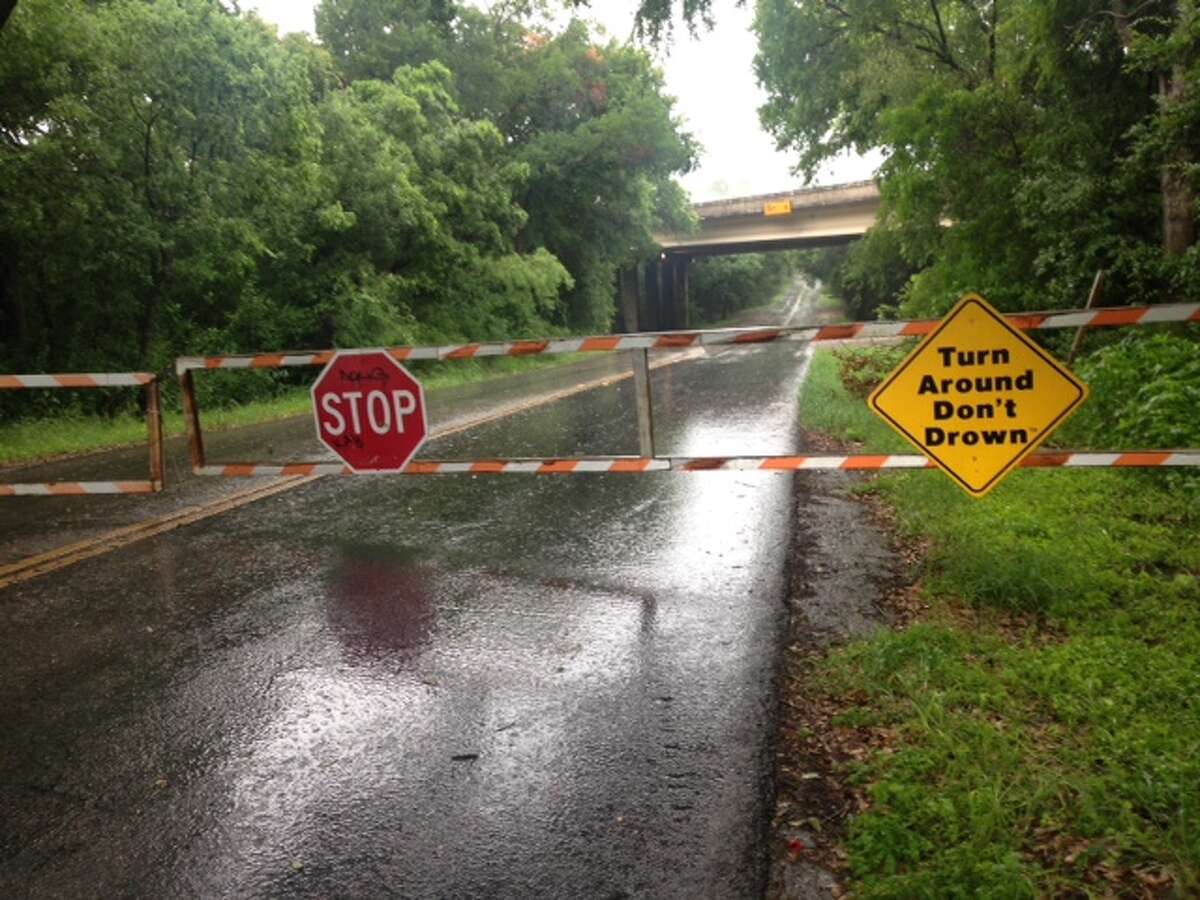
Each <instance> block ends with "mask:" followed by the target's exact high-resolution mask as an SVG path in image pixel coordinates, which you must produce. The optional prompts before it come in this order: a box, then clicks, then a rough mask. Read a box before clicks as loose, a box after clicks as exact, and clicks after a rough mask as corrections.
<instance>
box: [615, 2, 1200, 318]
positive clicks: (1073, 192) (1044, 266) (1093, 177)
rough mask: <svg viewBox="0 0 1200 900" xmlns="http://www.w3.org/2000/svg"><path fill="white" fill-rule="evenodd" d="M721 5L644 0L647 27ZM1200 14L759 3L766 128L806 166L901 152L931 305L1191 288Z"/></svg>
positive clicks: (916, 252) (905, 227)
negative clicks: (1097, 280) (992, 297)
mask: <svg viewBox="0 0 1200 900" xmlns="http://www.w3.org/2000/svg"><path fill="white" fill-rule="evenodd" d="M714 9H715V5H714V4H712V3H711V2H709V0H685V2H683V3H682V4H676V3H673V2H671V0H646V2H644V3H643V4H642V5H641V7H640V9H639V12H638V16H639V20H638V21H639V22H640V23H643V24H642V27H643V28H644V30H645V31H646V32H647V33H648V34H649V35H650V37H651V38H652V39H658V38H660V37H661V36H662V35H663V34H664V33H665V31H666V30H669V27H670V21H671V17H672V15H673V14H675V13H676V12H678V14H680V15H682V17H683V19H684V20H685V21H687V22H688V23H689V25H697V24H702V23H703V22H705V21H708V20H710V19H711V16H712V15H713V14H714V12H713V11H714ZM1197 21H1198V15H1197V5H1196V3H1195V0H1145V2H1141V0H1139V2H1134V0H1052V2H1042V0H1037V2H1035V0H1013V2H1004V3H1002V2H999V0H967V2H947V0H836V2H835V0H758V3H757V16H756V26H755V27H756V31H757V32H758V35H759V56H758V61H757V70H758V75H759V79H760V81H761V82H762V83H763V84H764V86H765V87H766V88H767V91H768V97H769V99H768V102H767V104H766V106H765V107H764V108H763V110H762V117H763V121H764V123H765V124H766V125H767V127H768V129H769V130H771V131H772V132H773V133H774V134H775V136H776V138H777V139H778V141H779V143H780V145H781V146H782V147H789V148H792V149H794V150H796V151H797V152H798V153H799V154H800V157H799V161H800V168H801V170H802V171H805V172H807V173H810V174H811V173H812V172H813V171H814V170H815V168H816V167H817V166H818V165H819V164H820V163H821V162H823V161H825V160H827V159H829V158H830V157H831V156H833V155H835V154H836V153H838V152H840V151H841V150H843V149H849V148H853V149H858V150H864V149H867V148H882V149H883V150H884V151H885V153H886V154H887V156H888V162H887V164H886V166H885V168H884V171H883V173H882V186H883V189H884V192H885V209H886V210H887V211H888V212H887V215H888V217H889V219H888V226H887V227H894V228H899V229H900V230H901V231H902V241H903V242H904V244H905V246H906V250H907V252H908V253H909V255H910V258H912V259H913V260H917V259H925V258H932V259H933V260H934V267H933V270H931V271H930V272H929V273H927V274H926V275H923V276H921V277H920V278H918V279H917V280H915V281H914V282H913V285H912V288H911V289H910V291H909V296H910V297H911V298H912V299H913V303H914V305H915V306H917V307H921V308H923V309H925V311H932V310H935V309H936V308H937V307H938V306H939V304H944V303H946V302H948V300H949V298H950V297H951V296H952V295H953V293H954V292H956V291H957V290H959V289H960V288H961V287H962V286H964V285H968V284H969V285H971V286H973V287H977V288H981V289H986V290H989V291H990V292H992V293H993V294H996V295H997V296H998V297H999V299H1000V300H1001V301H1002V302H1004V303H1007V304H1024V305H1045V304H1046V302H1047V299H1048V297H1049V298H1053V299H1055V300H1057V301H1058V302H1067V303H1073V302H1077V297H1078V296H1079V294H1080V293H1081V292H1082V290H1083V289H1084V287H1085V285H1086V283H1087V281H1088V279H1089V278H1090V276H1091V271H1089V270H1094V268H1096V267H1100V266H1103V267H1105V268H1109V269H1111V270H1113V273H1114V281H1113V282H1112V283H1111V290H1110V296H1123V297H1124V298H1125V299H1127V300H1130V301H1136V300H1146V299H1158V298H1161V297H1163V296H1164V295H1172V294H1179V293H1187V292H1189V291H1192V290H1195V289H1196V288H1197V287H1200V274H1198V273H1200V262H1198V260H1197V250H1196V245H1195V224H1194V222H1195V212H1196V202H1195V193H1194V183H1195V178H1196V175H1197V168H1198V167H1197V164H1196V160H1195V154H1194V150H1193V148H1194V147H1195V146H1196V143H1197V138H1198V137H1200V105H1198V104H1197V102H1196V92H1195V90H1194V89H1193V85H1194V84H1195V83H1196V78H1197V76H1198V75H1200V73H1198V72H1197V71H1196V67H1197V64H1198V63H1197V61H1198V59H1200V54H1198V53H1197V40H1198V39H1200V27H1198V25H1197ZM989 210H991V211H996V214H995V215H989V214H988V211H989ZM947 220H949V221H952V222H954V223H955V224H954V226H953V227H951V228H950V229H949V230H945V229H943V228H942V227H941V223H943V222H945V221H947ZM1156 220H1157V221H1156ZM943 232H944V233H943ZM1155 243H1157V244H1158V249H1157V250H1156V249H1155V248H1154V246H1153V245H1154V244H1155ZM934 251H936V252H934ZM1047 288H1048V289H1047Z"/></svg>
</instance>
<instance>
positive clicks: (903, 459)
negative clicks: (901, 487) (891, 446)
mask: <svg viewBox="0 0 1200 900" xmlns="http://www.w3.org/2000/svg"><path fill="white" fill-rule="evenodd" d="M928 464H929V460H927V459H926V458H925V457H923V456H912V455H911V454H905V455H903V456H889V457H888V458H887V459H885V460H884V461H883V466H884V468H885V469H923V468H925V466H927V465H928Z"/></svg>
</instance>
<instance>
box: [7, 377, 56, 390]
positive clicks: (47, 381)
mask: <svg viewBox="0 0 1200 900" xmlns="http://www.w3.org/2000/svg"><path fill="white" fill-rule="evenodd" d="M16 378H17V381H19V382H21V384H23V385H25V387H31V388H33V387H62V385H60V384H59V383H58V381H57V380H56V379H55V378H54V377H53V376H52V375H18V376H16Z"/></svg>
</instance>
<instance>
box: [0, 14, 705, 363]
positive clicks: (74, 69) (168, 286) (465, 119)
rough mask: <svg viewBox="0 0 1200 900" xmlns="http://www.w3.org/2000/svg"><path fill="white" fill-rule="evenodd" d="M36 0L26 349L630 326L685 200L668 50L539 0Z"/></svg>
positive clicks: (22, 256) (11, 358) (38, 358)
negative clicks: (650, 251)
mask: <svg viewBox="0 0 1200 900" xmlns="http://www.w3.org/2000/svg"><path fill="white" fill-rule="evenodd" d="M317 22H318V28H319V30H320V34H321V38H322V41H323V44H317V43H314V42H312V41H310V40H309V39H308V38H307V37H305V36H302V35H291V36H288V37H287V38H284V39H281V38H279V36H278V35H277V34H276V32H275V30H274V28H272V27H271V26H269V25H266V24H265V23H263V22H262V21H261V20H259V19H258V18H257V17H256V16H254V15H252V14H245V13H241V12H238V11H237V10H236V9H228V8H226V7H225V5H223V4H221V3H220V2H218V0H105V2H88V0H22V2H21V3H20V5H19V6H18V7H17V8H16V11H15V12H14V14H13V16H12V17H11V19H10V20H9V22H8V24H7V26H6V27H5V28H4V30H3V32H0V368H5V369H9V370H12V371H37V370H43V371H44V370H73V369H74V370H79V369H106V368H107V369H114V368H116V369H131V368H138V369H141V368H151V369H157V370H160V371H162V370H166V369H168V368H169V364H170V360H171V359H172V358H173V357H174V356H175V355H176V354H178V353H180V352H183V351H187V352H225V351H235V350H254V349H265V348H283V347H293V346H313V345H317V346H327V345H331V344H336V345H343V346H345V345H359V346H362V345H372V346H373V345H378V344H381V343H403V342H412V341H442V340H449V339H459V338H462V339H466V338H479V339H487V338H500V337H506V336H514V335H518V334H538V333H546V332H555V331H562V330H566V329H570V328H594V329H600V328H606V327H607V326H608V324H609V323H610V321H611V319H612V317H613V314H614V309H615V289H614V276H615V271H616V267H618V266H619V265H621V264H622V263H624V262H627V261H631V260H633V259H635V258H636V257H637V255H638V254H639V253H645V252H647V248H648V247H649V246H650V240H651V239H650V232H651V229H652V228H653V226H654V225H655V223H656V222H657V221H659V219H660V218H661V217H668V218H673V219H678V218H679V217H681V216H684V215H686V202H685V198H684V197H683V196H682V194H681V193H680V192H679V191H678V189H677V188H676V187H675V186H674V185H673V184H672V182H671V180H670V179H671V175H672V173H675V172H678V171H682V170H685V169H686V168H687V167H688V166H689V165H690V164H691V161H692V158H693V155H694V153H695V147H694V145H693V144H692V142H691V139H690V138H689V137H688V136H687V135H686V134H685V133H683V131H682V130H681V128H680V126H679V123H678V122H677V120H676V119H675V117H674V115H673V113H672V101H671V100H670V98H668V97H666V96H665V95H664V93H663V90H662V81H661V77H660V75H659V73H658V72H657V71H656V70H655V69H654V68H653V67H652V66H651V64H650V61H649V58H648V57H647V56H646V54H644V53H643V52H641V51H639V50H636V49H633V48H631V47H629V46H624V45H621V44H616V43H608V44H604V45H600V44H598V43H596V42H595V40H594V39H593V38H592V37H591V35H590V34H589V32H588V30H587V28H586V26H584V25H583V24H582V23H577V22H576V23H571V24H569V25H568V26H567V27H565V29H558V30H554V29H551V28H549V26H547V25H546V24H545V20H544V19H543V18H542V17H541V16H540V12H539V9H538V8H537V7H536V5H535V4H525V3H521V2H511V3H504V4H496V5H495V6H494V7H493V9H492V10H491V11H490V12H486V13H485V12H482V11H479V10H477V9H475V8H473V7H468V6H466V5H459V4H455V3H450V2H441V0H387V2H381V0H371V2H366V0H326V2H324V3H322V4H321V5H320V7H319V8H318V10H317Z"/></svg>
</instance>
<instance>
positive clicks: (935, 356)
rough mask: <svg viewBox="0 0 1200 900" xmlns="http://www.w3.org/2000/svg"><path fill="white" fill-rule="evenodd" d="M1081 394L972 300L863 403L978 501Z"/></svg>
mask: <svg viewBox="0 0 1200 900" xmlns="http://www.w3.org/2000/svg"><path fill="white" fill-rule="evenodd" d="M1087 392H1088V391H1087V385H1085V384H1084V383H1083V382H1082V381H1080V380H1079V379H1077V378H1076V377H1075V376H1074V375H1072V374H1071V372H1070V371H1068V370H1067V369H1066V368H1064V367H1063V366H1062V365H1060V364H1059V362H1058V361H1057V360H1056V359H1054V357H1052V356H1050V355H1049V354H1048V353H1047V352H1046V351H1045V350H1043V349H1042V348H1041V347H1039V346H1038V345H1037V344H1035V343H1034V342H1033V341H1032V340H1030V339H1029V338H1028V337H1026V336H1025V335H1024V334H1022V333H1021V332H1020V331H1019V330H1017V329H1016V328H1014V327H1013V326H1012V325H1010V324H1009V323H1008V322H1007V321H1006V320H1005V319H1004V317H1003V316H1002V315H1000V313H998V312H997V311H996V310H995V309H994V308H993V307H992V306H991V305H990V304H989V303H988V302H987V301H986V300H984V299H983V298H982V297H980V296H979V295H978V294H968V295H967V296H965V297H963V298H962V299H961V300H960V301H958V303H957V304H956V305H955V307H954V309H952V310H951V311H950V313H949V314H948V315H947V316H946V318H945V319H944V320H943V321H942V323H941V324H940V325H939V326H938V327H937V329H936V330H935V331H934V332H933V333H932V334H930V335H929V336H928V337H927V338H925V340H923V341H922V342H921V344H920V345H919V346H918V347H917V348H916V349H915V350H914V351H913V352H912V353H911V354H909V356H908V358H907V359H905V360H904V362H902V363H901V364H900V366H899V367H898V368H897V369H896V370H895V371H894V372H892V374H891V375H889V376H888V377H887V378H886V379H885V380H884V382H883V383H882V384H881V385H879V387H878V388H876V389H875V391H874V392H873V393H872V394H871V397H870V400H869V403H870V405H871V408H872V409H874V410H875V412H877V413H878V414H879V415H880V416H882V417H883V418H884V420H886V421H887V423H888V424H889V425H891V426H892V427H893V428H895V429H896V430H897V431H899V432H900V433H901V434H902V435H904V436H905V437H906V438H908V439H909V440H910V441H912V442H913V443H914V444H916V445H917V447H918V448H920V450H921V451H922V452H923V453H924V454H925V455H926V456H928V457H929V458H930V459H931V460H933V461H934V462H935V463H937V465H938V466H939V467H941V468H942V469H943V470H945V472H946V473H947V474H949V475H950V476H951V477H952V478H953V479H954V480H955V481H956V482H957V483H958V484H959V485H960V486H961V487H963V488H964V489H965V490H967V491H968V492H970V493H971V494H973V495H974V496H976V497H982V496H983V495H984V494H986V493H987V492H988V491H990V490H991V489H992V488H994V487H995V486H996V485H997V484H999V483H1000V481H1001V480H1002V479H1003V477H1004V476H1005V475H1006V474H1008V472H1010V471H1011V470H1012V469H1013V468H1014V467H1015V466H1016V465H1017V464H1018V463H1020V461H1021V460H1022V459H1023V458H1024V457H1025V456H1026V455H1028V454H1029V453H1031V452H1033V450H1034V449H1035V448H1036V447H1037V446H1038V445H1039V444H1040V443H1041V442H1042V441H1044V440H1045V439H1046V438H1047V437H1049V436H1050V433H1051V432H1052V431H1054V429H1055V428H1057V427H1058V426H1059V425H1061V424H1062V423H1063V422H1064V421H1066V419H1067V417H1068V416H1069V415H1070V414H1071V413H1073V412H1074V411H1075V410H1076V409H1077V408H1078V407H1079V405H1080V404H1082V403H1083V401H1084V400H1085V399H1087Z"/></svg>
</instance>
